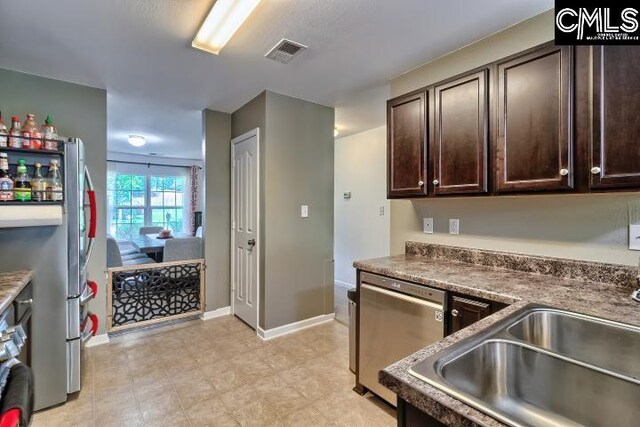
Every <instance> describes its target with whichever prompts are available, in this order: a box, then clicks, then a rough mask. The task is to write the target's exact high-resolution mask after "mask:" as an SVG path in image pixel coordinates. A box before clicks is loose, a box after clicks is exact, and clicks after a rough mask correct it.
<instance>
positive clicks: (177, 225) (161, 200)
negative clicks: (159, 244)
mask: <svg viewBox="0 0 640 427" xmlns="http://www.w3.org/2000/svg"><path fill="white" fill-rule="evenodd" d="M150 181H151V186H150V190H151V202H150V203H149V205H150V207H151V225H157V226H161V227H169V228H171V229H172V230H176V231H182V223H183V216H184V215H183V206H184V186H185V182H184V178H182V177H177V176H165V177H161V176H152V177H150Z"/></svg>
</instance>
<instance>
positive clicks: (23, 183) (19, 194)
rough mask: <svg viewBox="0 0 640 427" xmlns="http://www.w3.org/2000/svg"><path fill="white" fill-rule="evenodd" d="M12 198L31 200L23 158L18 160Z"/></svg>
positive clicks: (20, 200)
mask: <svg viewBox="0 0 640 427" xmlns="http://www.w3.org/2000/svg"><path fill="white" fill-rule="evenodd" d="M13 198H14V199H15V200H16V201H18V202H30V201H31V180H30V179H29V174H28V173H27V165H26V164H25V162H24V160H23V159H20V160H18V169H17V170H16V178H15V179H14V180H13Z"/></svg>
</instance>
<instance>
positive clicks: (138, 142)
mask: <svg viewBox="0 0 640 427" xmlns="http://www.w3.org/2000/svg"><path fill="white" fill-rule="evenodd" d="M127 140H128V141H129V144H131V145H133V146H134V147H142V146H143V145H145V144H146V143H147V140H146V138H145V137H144V136H140V135H129V138H127Z"/></svg>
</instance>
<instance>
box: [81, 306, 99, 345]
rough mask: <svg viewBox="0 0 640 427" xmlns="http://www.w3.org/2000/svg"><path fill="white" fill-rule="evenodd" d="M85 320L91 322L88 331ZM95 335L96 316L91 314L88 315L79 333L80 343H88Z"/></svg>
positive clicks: (96, 328)
mask: <svg viewBox="0 0 640 427" xmlns="http://www.w3.org/2000/svg"><path fill="white" fill-rule="evenodd" d="M87 320H90V321H91V328H90V329H89V330H88V331H87V330H86V324H87V323H86V322H87ZM97 333H98V316H96V315H95V314H93V313H89V315H88V316H87V318H86V319H85V323H84V324H83V327H82V332H81V333H80V341H81V342H83V343H85V342H87V341H89V339H90V338H91V337H94V336H95V335H96V334H97Z"/></svg>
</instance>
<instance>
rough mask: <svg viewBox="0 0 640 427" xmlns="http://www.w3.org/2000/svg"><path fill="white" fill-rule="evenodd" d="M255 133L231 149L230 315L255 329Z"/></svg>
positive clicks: (256, 246) (243, 136) (256, 166)
mask: <svg viewBox="0 0 640 427" xmlns="http://www.w3.org/2000/svg"><path fill="white" fill-rule="evenodd" d="M258 134H259V132H258V129H255V130H253V131H250V132H248V133H246V134H244V135H242V136H239V137H237V138H234V139H233V140H232V141H231V143H232V149H231V156H232V169H231V206H232V208H231V210H232V213H231V215H232V220H231V243H232V256H231V280H232V300H233V312H234V314H235V315H236V316H238V317H239V318H240V319H242V320H243V321H245V322H246V323H247V324H248V325H250V326H251V327H252V328H254V329H256V328H257V326H258V253H259V250H258V248H259V246H260V242H259V241H258V219H259V218H258V207H259V203H258V200H259V199H258V198H259V194H258V193H259V191H258Z"/></svg>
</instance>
